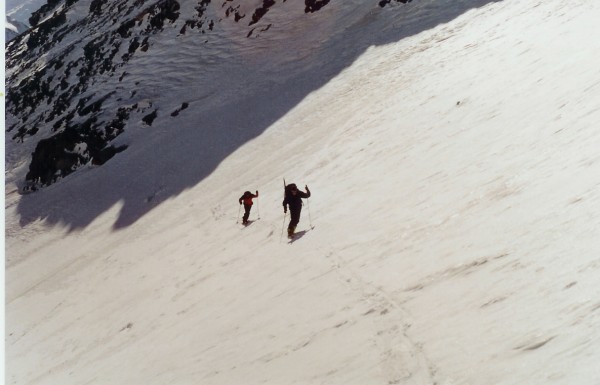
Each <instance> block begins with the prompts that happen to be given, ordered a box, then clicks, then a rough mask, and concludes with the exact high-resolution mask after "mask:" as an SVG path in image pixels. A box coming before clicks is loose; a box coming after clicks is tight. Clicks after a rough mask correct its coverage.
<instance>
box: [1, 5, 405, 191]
mask: <svg viewBox="0 0 600 385" xmlns="http://www.w3.org/2000/svg"><path fill="white" fill-rule="evenodd" d="M390 2H392V1H391V0H387V1H379V2H376V1H374V4H373V5H374V6H375V7H377V5H379V6H380V7H384V6H386V5H388V4H389V3H390ZM393 2H401V3H405V2H406V0H395V1H393ZM289 4H290V2H289V1H287V3H286V0H282V1H274V0H262V1H258V0H254V1H242V0H224V1H223V0H221V1H219V2H213V1H211V0H196V1H190V2H180V1H177V0H158V1H157V0H111V1H105V0H47V3H46V4H45V5H44V6H42V7H41V8H40V9H39V10H38V11H37V12H35V13H33V14H32V16H31V18H30V20H29V21H30V24H31V26H32V28H31V29H30V30H29V31H27V32H26V33H24V34H22V35H20V36H17V37H15V38H14V39H13V40H12V41H10V42H9V43H8V44H7V53H6V67H7V98H6V111H7V133H8V136H7V139H8V140H12V141H13V144H14V145H15V146H17V145H20V146H27V148H28V149H30V151H33V153H32V155H31V161H30V164H29V172H27V174H26V177H25V178H26V183H25V184H24V186H23V189H24V190H29V191H33V190H36V189H39V188H40V187H43V186H47V185H50V184H52V183H54V182H56V181H57V180H59V179H60V178H62V177H64V176H66V175H68V174H70V173H72V172H74V171H76V170H77V169H78V168H80V167H81V166H83V165H86V164H94V165H102V164H104V163H105V162H107V161H108V160H110V159H111V158H112V157H113V156H114V155H115V154H117V153H119V152H121V151H124V150H126V149H127V147H128V146H127V144H123V143H121V144H117V143H116V139H117V138H118V137H119V136H120V135H122V134H123V133H124V132H126V131H127V130H128V128H130V127H131V126H132V124H136V125H141V126H144V127H150V126H152V124H153V123H154V122H155V119H157V117H160V116H162V115H163V114H165V115H170V117H171V118H173V119H175V118H176V117H177V116H178V115H179V113H180V112H181V111H183V110H184V109H185V108H187V107H188V102H187V101H185V100H181V101H178V103H179V105H180V106H181V107H179V108H177V109H174V110H170V111H164V112H163V111H160V110H159V108H158V107H155V105H156V104H157V103H156V100H155V98H156V97H157V96H156V95H153V94H152V92H150V90H148V88H147V86H146V85H145V83H146V82H145V81H144V79H143V77H141V76H142V75H140V74H139V73H138V74H137V75H136V76H135V77H133V76H130V75H131V73H134V72H139V70H136V68H137V67H136V64H132V61H133V59H135V58H136V57H137V56H139V55H143V54H146V53H148V52H151V51H152V50H153V49H155V47H157V46H159V45H163V46H164V44H166V43H165V42H167V41H172V40H173V37H174V33H176V35H175V37H179V38H182V37H184V36H185V37H188V38H189V37H190V36H194V37H195V38H197V39H198V41H202V42H204V43H208V42H209V40H210V37H211V35H212V34H216V33H218V32H217V31H216V30H217V27H218V26H220V25H223V26H225V25H228V26H229V27H227V28H229V30H235V31H237V32H236V34H238V35H239V36H237V37H236V38H240V39H249V38H260V37H261V34H265V33H269V32H268V31H269V29H270V28H271V26H272V25H271V24H270V23H264V22H263V19H264V18H265V16H266V15H267V14H268V13H269V12H275V10H276V8H277V7H283V6H285V5H289ZM328 5H330V0H305V2H304V13H305V14H314V13H316V12H318V11H320V10H323V9H326V8H327V7H328ZM299 16H300V15H290V16H289V17H299ZM311 17H312V16H311ZM231 26H237V27H236V28H237V29H235V28H233V27H231ZM174 31H175V32H174ZM174 44H177V43H176V42H175V43H174ZM146 76H148V77H152V76H153V74H152V73H148V74H147V75H146ZM141 94H144V95H145V96H144V97H141V96H140V95H141Z"/></svg>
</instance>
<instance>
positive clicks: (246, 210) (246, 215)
mask: <svg viewBox="0 0 600 385" xmlns="http://www.w3.org/2000/svg"><path fill="white" fill-rule="evenodd" d="M250 209H252V205H244V218H242V223H247V222H248V218H250Z"/></svg>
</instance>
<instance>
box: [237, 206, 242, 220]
mask: <svg viewBox="0 0 600 385" xmlns="http://www.w3.org/2000/svg"><path fill="white" fill-rule="evenodd" d="M240 212H242V204H241V203H240V208H239V209H238V216H237V218H236V219H235V223H240Z"/></svg>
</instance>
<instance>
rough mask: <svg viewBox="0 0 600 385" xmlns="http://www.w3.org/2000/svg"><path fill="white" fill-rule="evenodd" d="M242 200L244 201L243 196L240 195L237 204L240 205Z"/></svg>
mask: <svg viewBox="0 0 600 385" xmlns="http://www.w3.org/2000/svg"><path fill="white" fill-rule="evenodd" d="M243 200H244V196H243V195H242V196H241V197H240V199H238V202H240V204H242V201H243Z"/></svg>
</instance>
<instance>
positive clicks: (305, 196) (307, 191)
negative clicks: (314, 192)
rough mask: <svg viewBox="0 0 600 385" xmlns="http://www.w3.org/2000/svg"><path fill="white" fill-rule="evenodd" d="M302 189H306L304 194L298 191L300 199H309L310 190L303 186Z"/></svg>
mask: <svg viewBox="0 0 600 385" xmlns="http://www.w3.org/2000/svg"><path fill="white" fill-rule="evenodd" d="M304 188H305V189H306V192H303V191H298V192H299V193H301V194H302V195H301V196H302V198H310V190H309V189H308V186H304Z"/></svg>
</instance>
